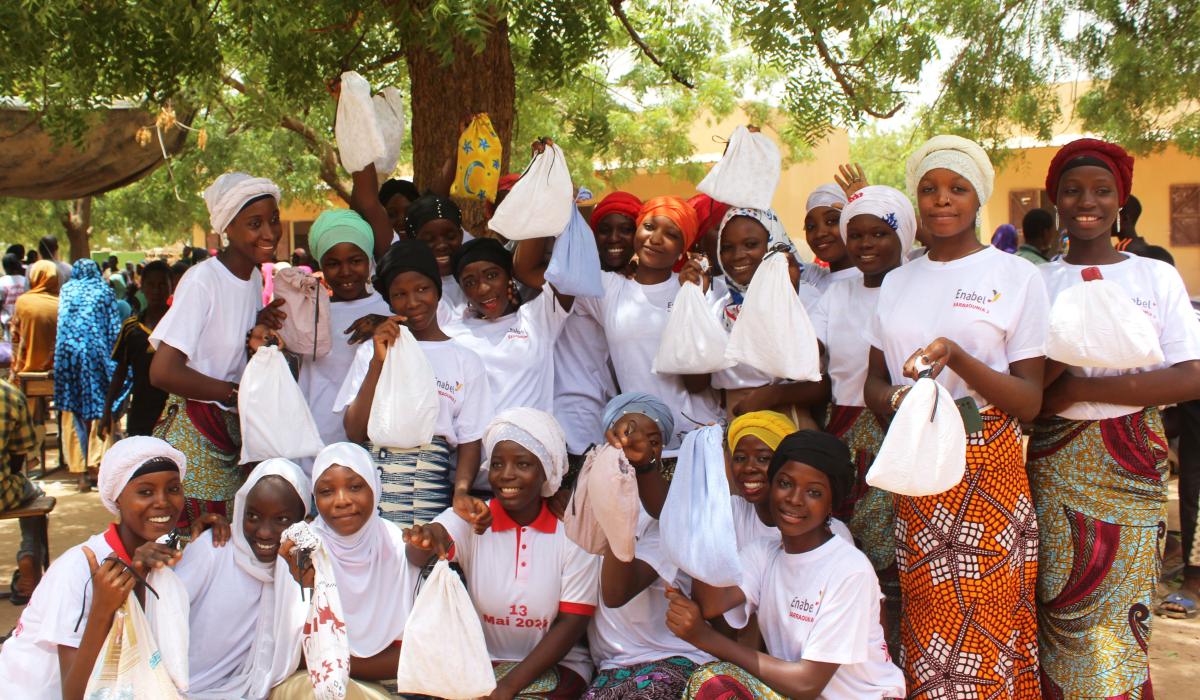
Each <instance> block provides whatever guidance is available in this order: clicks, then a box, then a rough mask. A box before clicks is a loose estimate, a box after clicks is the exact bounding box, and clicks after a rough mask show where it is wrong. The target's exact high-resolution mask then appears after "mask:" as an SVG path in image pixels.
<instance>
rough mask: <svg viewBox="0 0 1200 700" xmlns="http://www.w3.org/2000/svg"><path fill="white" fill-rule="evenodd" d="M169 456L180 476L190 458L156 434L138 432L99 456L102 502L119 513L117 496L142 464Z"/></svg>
mask: <svg viewBox="0 0 1200 700" xmlns="http://www.w3.org/2000/svg"><path fill="white" fill-rule="evenodd" d="M163 458H165V459H169V460H171V461H172V462H174V463H175V464H176V466H178V467H179V479H180V481H182V480H183V475H184V473H185V472H186V470H187V457H185V456H184V455H183V453H182V452H180V451H179V450H177V449H175V448H174V447H171V446H170V445H168V444H167V443H165V442H163V441H162V440H159V439H158V438H156V437H150V436H148V435H137V436H134V437H127V438H125V439H124V440H121V441H119V442H117V443H115V444H114V445H113V446H112V447H110V448H108V451H107V452H105V453H104V457H102V458H101V459H100V476H99V484H98V486H99V488H98V490H99V491H100V502H101V503H103V504H104V507H105V508H107V509H108V512H110V513H113V514H116V513H117V512H118V510H117V497H118V496H120V495H121V491H122V490H124V488H125V485H126V484H128V483H129V480H130V479H131V478H133V475H134V473H135V472H137V470H138V469H140V468H141V467H142V465H144V464H146V463H147V462H149V461H151V460H154V459H163Z"/></svg>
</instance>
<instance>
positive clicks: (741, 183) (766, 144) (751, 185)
mask: <svg viewBox="0 0 1200 700" xmlns="http://www.w3.org/2000/svg"><path fill="white" fill-rule="evenodd" d="M782 164H783V159H782V158H781V157H780V155H779V148H778V147H777V146H776V145H775V142H774V141H772V140H771V139H770V138H769V137H768V136H767V135H766V134H762V133H756V132H752V131H750V130H749V129H747V128H746V127H744V126H739V127H738V128H736V129H734V130H733V134H732V135H731V136H730V137H729V145H728V147H726V149H725V154H724V155H723V156H721V160H720V161H718V162H717V164H716V165H714V166H713V168H712V170H710V171H708V175H705V176H704V179H703V180H701V181H700V184H699V185H696V189H698V190H700V191H701V192H703V193H704V194H706V195H708V196H709V197H712V198H713V199H715V200H717V201H718V202H724V203H725V204H728V205H729V206H731V207H749V208H751V209H770V208H771V199H772V198H773V197H774V196H775V188H776V187H778V186H779V175H780V172H781V169H782Z"/></svg>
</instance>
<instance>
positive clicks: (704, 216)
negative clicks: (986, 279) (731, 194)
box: [687, 194, 729, 235]
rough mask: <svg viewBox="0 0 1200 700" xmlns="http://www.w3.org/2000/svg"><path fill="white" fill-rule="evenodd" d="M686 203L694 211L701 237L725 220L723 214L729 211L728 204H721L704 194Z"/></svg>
mask: <svg viewBox="0 0 1200 700" xmlns="http://www.w3.org/2000/svg"><path fill="white" fill-rule="evenodd" d="M687 203H688V204H690V205H692V208H693V209H695V210H696V216H697V217H698V218H699V219H700V233H701V235H703V234H705V233H707V232H708V231H709V229H714V228H717V227H718V226H720V225H721V220H722V219H724V218H725V212H727V211H729V205H728V204H722V203H721V202H718V201H717V200H715V199H713V198H712V197H709V196H708V195H706V194H698V195H696V196H694V197H692V198H691V199H689V200H688V201H687Z"/></svg>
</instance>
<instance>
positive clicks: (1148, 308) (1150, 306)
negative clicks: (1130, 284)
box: [1129, 297, 1158, 318]
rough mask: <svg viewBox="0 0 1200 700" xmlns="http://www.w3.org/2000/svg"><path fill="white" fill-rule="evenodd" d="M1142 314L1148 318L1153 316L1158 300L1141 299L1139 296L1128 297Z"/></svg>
mask: <svg viewBox="0 0 1200 700" xmlns="http://www.w3.org/2000/svg"><path fill="white" fill-rule="evenodd" d="M1129 298H1130V299H1132V300H1133V303H1135V304H1137V307H1138V308H1139V309H1141V310H1142V312H1143V313H1144V314H1146V315H1147V316H1149V317H1150V318H1154V311H1155V309H1157V308H1158V302H1156V301H1154V300H1153V299H1142V298H1141V297H1129Z"/></svg>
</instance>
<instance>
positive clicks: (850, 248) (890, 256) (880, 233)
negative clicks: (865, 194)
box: [846, 214, 900, 281]
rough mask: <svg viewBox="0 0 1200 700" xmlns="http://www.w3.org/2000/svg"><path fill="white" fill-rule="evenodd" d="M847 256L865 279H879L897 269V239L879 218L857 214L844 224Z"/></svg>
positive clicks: (898, 258) (898, 238) (898, 250)
mask: <svg viewBox="0 0 1200 700" xmlns="http://www.w3.org/2000/svg"><path fill="white" fill-rule="evenodd" d="M846 254H847V255H849V256H850V262H852V263H854V266H855V267H857V268H858V269H860V270H862V273H863V277H864V278H865V279H867V280H868V281H870V280H871V279H872V278H875V279H882V277H883V275H885V274H887V273H888V272H890V271H891V270H894V269H895V268H897V267H899V266H900V236H899V235H898V234H897V233H896V231H895V230H894V229H893V228H892V227H891V226H888V224H887V222H885V221H884V220H883V219H881V218H879V217H878V216H875V215H874V214H859V215H858V216H855V217H854V218H853V219H850V221H848V222H846Z"/></svg>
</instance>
